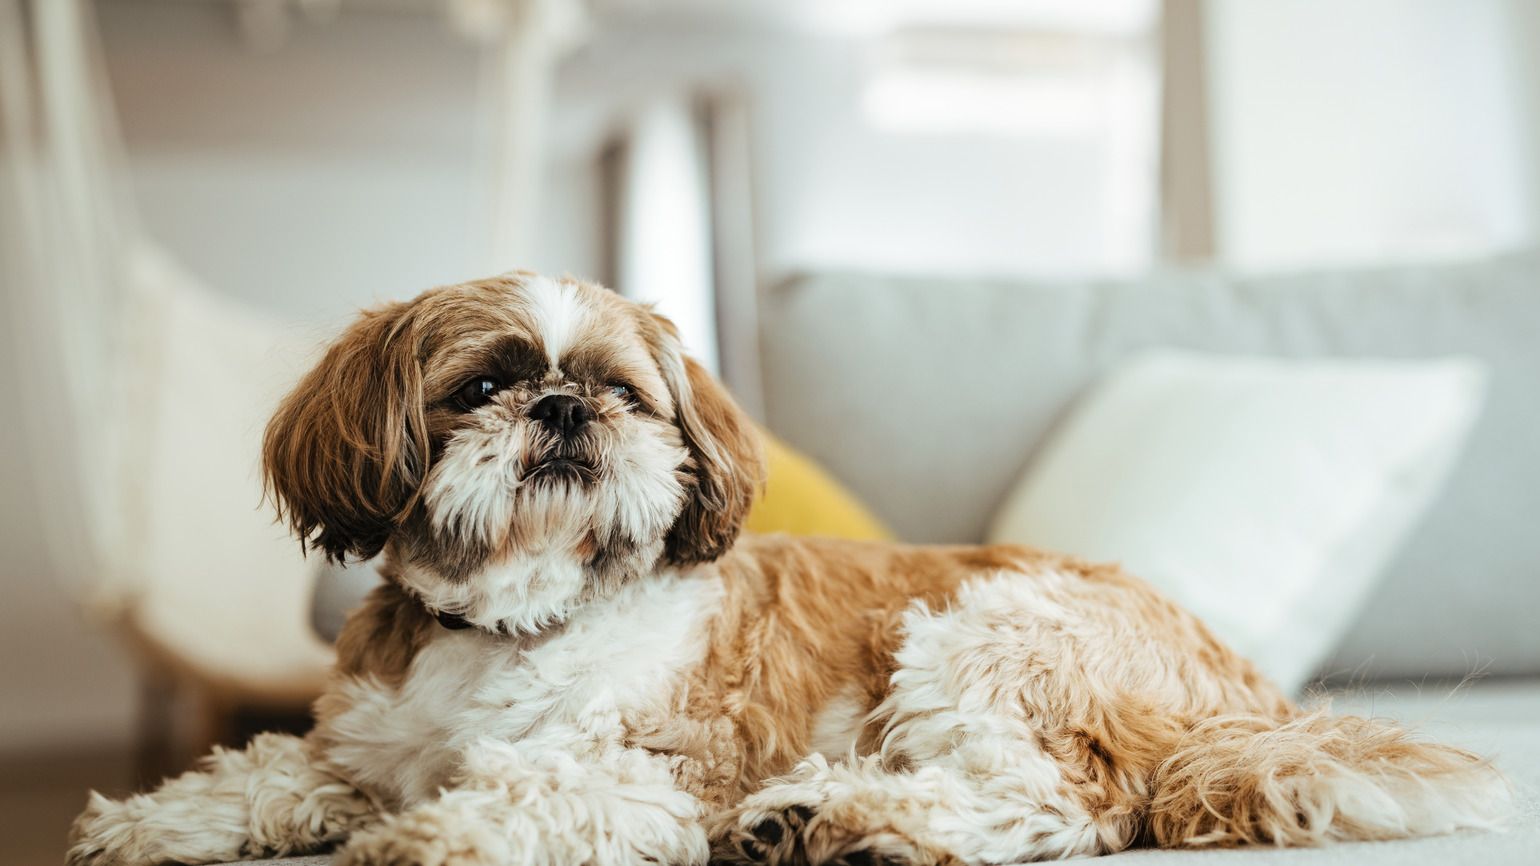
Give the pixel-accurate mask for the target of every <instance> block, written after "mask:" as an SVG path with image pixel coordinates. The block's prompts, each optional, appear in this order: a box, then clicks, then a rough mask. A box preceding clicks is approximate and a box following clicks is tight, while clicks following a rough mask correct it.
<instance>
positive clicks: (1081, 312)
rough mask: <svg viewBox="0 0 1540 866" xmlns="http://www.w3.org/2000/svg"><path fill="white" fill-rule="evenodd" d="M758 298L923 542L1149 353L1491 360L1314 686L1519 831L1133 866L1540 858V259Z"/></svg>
mask: <svg viewBox="0 0 1540 866" xmlns="http://www.w3.org/2000/svg"><path fill="white" fill-rule="evenodd" d="M757 308H758V318H759V332H760V335H761V338H760V345H759V347H758V367H759V369H760V370H761V371H762V378H763V381H762V383H761V384H762V392H763V395H764V406H763V411H764V421H765V422H766V424H767V426H768V427H769V429H771V430H772V431H774V432H775V433H776V434H777V435H779V436H780V437H782V438H783V439H784V440H786V441H787V442H789V443H790V444H791V445H793V446H795V447H797V448H798V449H800V450H801V451H803V452H804V453H806V454H808V455H810V456H811V457H813V458H814V459H816V460H817V461H818V462H819V463H821V464H822V465H823V466H824V467H825V468H827V469H828V470H829V471H830V472H831V473H832V474H833V475H834V476H836V477H837V478H838V479H840V480H841V481H842V482H843V483H844V484H845V485H847V486H848V487H849V488H850V489H851V490H852V491H853V492H854V493H855V494H856V496H857V497H859V498H860V499H861V500H862V501H864V502H865V503H866V504H867V505H869V506H870V508H871V509H872V510H873V511H875V512H876V514H877V515H878V516H879V517H881V518H882V519H883V520H884V521H886V522H887V523H888V525H889V526H891V527H892V528H893V529H894V530H895V532H896V533H897V534H898V535H899V536H900V537H902V538H904V539H906V540H910V541H919V542H977V541H981V540H982V539H983V538H984V537H985V533H986V528H987V527H988V525H989V523H990V519H991V516H992V515H993V514H994V513H995V511H996V509H997V508H998V507H999V505H1000V503H1001V501H1002V499H1003V498H1004V497H1005V496H1006V494H1007V492H1008V491H1009V490H1010V488H1011V486H1012V485H1013V484H1014V483H1015V481H1016V479H1017V477H1018V476H1019V475H1020V473H1021V471H1022V468H1023V467H1024V466H1025V465H1026V464H1027V463H1028V462H1029V461H1030V460H1031V458H1032V457H1033V455H1034V451H1035V449H1036V448H1037V447H1038V446H1039V444H1040V443H1041V442H1042V441H1043V440H1044V437H1045V436H1046V435H1047V434H1048V433H1049V432H1050V431H1051V430H1053V429H1054V427H1055V424H1056V423H1058V422H1059V421H1060V420H1062V418H1063V417H1064V415H1065V413H1066V412H1067V411H1068V410H1069V409H1071V408H1072V407H1073V405H1074V403H1075V400H1076V399H1077V396H1078V395H1080V394H1082V393H1084V392H1085V390H1086V388H1087V386H1088V385H1090V384H1091V383H1093V382H1095V381H1096V380H1097V379H1098V377H1099V376H1101V375H1103V374H1105V373H1107V372H1108V371H1109V370H1111V369H1113V368H1114V367H1115V366H1116V365H1117V364H1118V363H1120V362H1121V361H1123V360H1125V359H1127V358H1130V357H1132V356H1134V355H1136V354H1138V353H1140V352H1141V351H1143V350H1146V349H1153V348H1159V347H1174V348H1182V349H1189V350H1197V351H1203V352H1212V353H1223V354H1253V355H1255V354H1260V355H1268V356H1276V357H1287V358H1321V357H1334V358H1335V357H1340V358H1417V357H1432V356H1448V355H1466V356H1473V357H1476V358H1479V359H1481V360H1482V361H1483V362H1484V363H1485V364H1486V366H1487V368H1488V370H1489V373H1490V379H1489V387H1488V394H1487V402H1486V406H1485V409H1484V411H1483V414H1482V416H1481V418H1480V420H1479V421H1478V423H1477V425H1476V427H1475V428H1474V430H1473V431H1472V433H1471V435H1470V438H1469V440H1468V444H1467V447H1466V449H1465V453H1464V456H1463V457H1462V459H1461V460H1460V461H1459V463H1458V465H1457V466H1456V468H1455V469H1454V471H1453V473H1452V476H1451V477H1450V479H1449V481H1448V483H1447V486H1446V488H1445V490H1444V492H1443V494H1442V495H1441V496H1440V497H1439V499H1438V500H1437V502H1436V503H1435V504H1434V505H1433V507H1432V508H1431V510H1430V511H1429V512H1428V513H1427V515H1426V516H1425V518H1424V519H1423V520H1422V522H1421V523H1420V524H1419V525H1418V526H1417V528H1416V529H1415V531H1414V532H1413V533H1412V537H1411V539H1410V541H1409V542H1408V543H1407V544H1406V545H1405V546H1404V549H1402V550H1401V551H1400V552H1399V554H1398V555H1397V556H1396V557H1395V559H1394V560H1393V562H1392V564H1391V565H1390V567H1389V568H1387V569H1386V571H1385V573H1384V574H1383V577H1382V579H1381V581H1380V583H1379V585H1378V588H1377V590H1376V591H1375V592H1374V593H1373V594H1372V597H1371V599H1370V601H1369V603H1368V604H1367V605H1365V606H1364V608H1363V611H1362V613H1361V615H1360V616H1359V618H1358V620H1357V622H1356V624H1355V625H1354V626H1353V628H1352V629H1351V630H1350V633H1349V634H1348V636H1347V637H1346V639H1345V640H1344V641H1343V642H1342V644H1341V645H1340V646H1339V647H1338V648H1337V650H1336V652H1335V653H1334V655H1333V657H1332V658H1331V660H1330V661H1329V663H1328V664H1327V665H1325V666H1324V667H1323V668H1322V670H1321V672H1320V673H1321V675H1322V681H1321V683H1320V685H1318V686H1317V687H1316V688H1317V690H1319V691H1329V692H1334V693H1335V694H1336V698H1335V704H1334V706H1335V708H1336V709H1338V710H1340V711H1344V712H1355V713H1360V714H1363V713H1370V714H1375V715H1381V716H1386V717H1390V718H1396V719H1400V720H1403V721H1405V722H1407V723H1409V724H1412V725H1415V726H1417V727H1419V728H1420V729H1422V730H1425V731H1426V732H1427V733H1428V734H1429V735H1431V736H1436V737H1439V738H1441V739H1445V740H1448V741H1450V742H1454V743H1458V744H1461V745H1465V746H1467V747H1469V748H1472V749H1476V750H1480V751H1482V752H1484V753H1489V754H1492V755H1493V756H1494V757H1495V760H1496V762H1497V764H1498V766H1499V767H1501V768H1502V769H1503V770H1504V771H1505V772H1506V773H1507V774H1508V776H1509V778H1510V779H1511V780H1512V782H1513V784H1514V786H1515V788H1516V789H1517V792H1518V801H1519V804H1520V811H1519V814H1518V815H1517V816H1516V818H1515V820H1514V823H1513V826H1512V828H1511V829H1510V830H1509V831H1507V832H1504V833H1486V834H1463V835H1457V836H1450V837H1441V838H1431V839H1421V840H1408V841H1401V842H1388V843H1364V844H1354V845H1346V846H1338V847H1335V848H1326V849H1313V850H1288V851H1283V850H1277V849H1242V850H1228V851H1144V850H1136V851H1130V852H1125V853H1123V854H1119V855H1116V856H1115V857H1113V858H1112V860H1137V861H1138V862H1147V863H1152V864H1153V863H1163V862H1182V863H1189V862H1190V863H1200V862H1212V863H1215V864H1219V863H1234V864H1241V863H1271V862H1289V863H1298V864H1307V863H1355V864H1374V863H1387V864H1388V863H1396V864H1407V863H1445V862H1471V863H1487V864H1503V863H1535V862H1540V800H1537V793H1540V628H1537V627H1536V626H1535V620H1536V617H1537V614H1540V251H1534V250H1524V251H1517V252H1513V253H1509V254H1505V255H1500V256H1495V257H1491V258H1485V259H1481V260H1471V261H1444V262H1432V263H1420V264H1408V265H1400V266H1394V267H1382V268H1374V269H1356V270H1338V271H1330V272H1325V271H1323V272H1318V273H1299V274H1290V275H1270V276H1239V275H1232V274H1226V273H1223V272H1218V271H1189V272H1167V273H1161V274H1156V275H1153V276H1151V277H1148V278H1143V279H1127V280H1099V281H1084V282H1075V281H1061V282H1028V281H1010V280H971V279H952V278H948V279H923V278H917V277H912V276H905V277H886V276H880V275H870V274H837V273H816V274H807V275H802V276H798V277H795V278H793V279H790V280H787V281H785V282H783V283H781V284H780V285H778V286H775V287H773V288H771V289H769V290H767V291H766V292H765V293H764V294H763V296H762V297H760V298H759V299H758V303H757ZM340 603H341V602H333V604H340ZM1472 674H1477V675H1479V676H1477V677H1471V675H1472ZM284 862H288V863H294V864H301V863H324V862H326V857H324V856H322V857H317V858H299V859H294V860H291V861H284Z"/></svg>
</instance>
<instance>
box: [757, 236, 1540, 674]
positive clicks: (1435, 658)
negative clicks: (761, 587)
mask: <svg viewBox="0 0 1540 866" xmlns="http://www.w3.org/2000/svg"><path fill="white" fill-rule="evenodd" d="M761 323H762V329H763V335H762V342H763V367H764V375H765V399H766V410H767V416H768V417H767V420H768V422H769V425H770V427H771V428H772V429H773V430H775V431H776V432H777V433H779V434H780V435H781V436H783V437H785V438H786V439H787V440H788V441H790V442H791V443H792V444H794V445H796V446H798V447H799V448H802V449H804V450H805V451H807V452H808V453H809V454H811V455H812V456H813V457H815V458H817V459H818V460H820V461H821V462H823V463H824V464H825V465H826V466H827V467H829V468H830V469H831V470H832V471H833V472H834V473H835V474H836V475H838V476H839V477H840V478H841V479H842V480H844V481H845V482H846V483H848V484H849V485H850V487H851V488H852V489H853V490H854V491H855V492H856V493H857V494H858V495H860V496H861V497H862V498H863V499H864V500H865V501H866V502H867V503H868V504H869V505H870V506H871V507H872V508H873V509H874V510H875V511H876V512H877V513H878V514H880V515H881V516H882V517H883V518H884V519H886V520H887V521H888V522H889V523H890V524H891V525H892V526H893V527H894V528H895V530H897V531H898V532H899V533H900V534H901V535H902V536H904V537H905V538H907V539H910V540H913V541H955V542H971V541H977V540H979V539H980V538H982V537H983V534H984V530H985V527H986V525H987V523H988V521H989V518H990V516H991V515H992V514H993V513H994V511H995V509H996V507H997V506H998V505H999V503H1000V500H1001V498H1002V497H1003V496H1004V494H1005V493H1006V491H1007V490H1008V489H1009V488H1010V486H1011V485H1012V484H1013V483H1014V482H1015V481H1016V479H1017V477H1018V476H1019V475H1020V473H1021V470H1022V467H1023V466H1024V465H1025V464H1026V462H1027V461H1028V459H1030V457H1031V456H1032V453H1033V451H1034V450H1035V448H1036V447H1037V445H1038V443H1039V442H1040V441H1041V440H1042V438H1043V434H1044V432H1045V431H1047V430H1048V429H1049V427H1050V426H1051V425H1052V424H1053V423H1054V422H1055V421H1056V420H1057V419H1058V418H1060V417H1061V416H1062V415H1063V413H1064V411H1065V409H1066V407H1067V406H1068V405H1069V404H1070V402H1071V401H1072V400H1074V399H1075V397H1076V396H1077V395H1078V394H1079V393H1080V392H1081V390H1082V389H1083V388H1084V387H1085V386H1086V384H1087V383H1089V382H1090V381H1092V380H1093V379H1094V378H1095V377H1097V376H1098V375H1100V374H1102V373H1104V372H1105V371H1107V370H1108V369H1109V368H1111V367H1112V366H1113V365H1115V364H1117V363H1118V362H1119V361H1121V360H1123V359H1124V358H1127V357H1128V356H1130V355H1131V354H1133V353H1136V352H1138V351H1141V350H1144V349H1148V348H1153V347H1157V346H1176V347H1181V348H1188V349H1194V350H1200V351H1211V352H1233V353H1256V354H1267V355H1275V356H1282V357H1320V356H1333V357H1379V358H1397V357H1426V356H1432V355H1447V354H1469V355H1474V356H1477V357H1479V358H1482V359H1484V360H1485V361H1486V362H1487V363H1488V364H1489V365H1490V368H1491V372H1492V379H1491V391H1490V394H1489V400H1488V405H1487V408H1486V411H1485V413H1484V415H1483V418H1482V420H1481V421H1480V422H1479V424H1478V425H1477V428H1476V430H1475V431H1474V433H1473V434H1472V437H1471V441H1470V445H1469V448H1468V452H1467V454H1466V455H1465V458H1464V459H1463V460H1462V463H1461V465H1460V466H1459V467H1457V469H1456V470H1455V473H1454V476H1453V478H1452V479H1451V482H1450V484H1449V487H1448V489H1447V491H1446V494H1445V496H1444V497H1443V498H1442V499H1441V500H1440V501H1439V502H1438V503H1437V504H1436V505H1435V506H1434V508H1433V510H1432V512H1431V513H1430V514H1429V516H1428V517H1427V519H1426V520H1425V521H1424V522H1423V524H1422V525H1421V527H1420V528H1419V529H1418V530H1417V531H1416V532H1415V537H1414V538H1413V540H1412V541H1411V542H1410V543H1409V544H1408V545H1407V547H1406V548H1405V549H1404V550H1403V551H1402V553H1401V555H1400V556H1399V557H1398V558H1397V560H1396V561H1395V562H1394V564H1393V565H1392V566H1391V568H1390V569H1389V571H1388V573H1387V577H1386V579H1385V580H1384V582H1383V584H1382V585H1381V587H1380V588H1379V590H1378V591H1377V593H1376V594H1375V595H1374V597H1373V599H1372V600H1371V602H1370V604H1369V605H1368V607H1367V608H1366V612H1365V614H1364V615H1363V617H1362V618H1361V620H1360V621H1359V622H1358V623H1357V625H1356V627H1355V628H1354V631H1353V634H1352V635H1351V637H1350V638H1349V639H1348V640H1347V641H1346V643H1345V644H1344V645H1343V646H1342V647H1341V648H1340V649H1339V651H1338V653H1337V654H1336V657H1335V658H1334V659H1333V661H1332V663H1331V665H1330V666H1329V667H1328V672H1332V671H1336V672H1341V671H1350V672H1353V673H1355V674H1358V675H1365V676H1375V675H1379V676H1386V675H1400V674H1406V675H1421V674H1425V673H1430V672H1431V673H1441V674H1452V675H1460V674H1464V673H1467V672H1469V671H1470V670H1471V669H1473V668H1475V667H1477V666H1479V665H1482V664H1488V663H1489V665H1490V667H1489V669H1490V670H1491V671H1494V672H1540V629H1536V628H1534V627H1533V619H1534V613H1535V611H1537V610H1540V444H1537V443H1540V254H1537V253H1534V252H1526V253H1519V254H1513V255H1508V256H1503V257H1499V258H1495V259H1491V260H1483V261H1478V262H1464V263H1445V264H1438V265H1428V266H1419V267H1401V268H1386V269H1377V270H1364V271H1353V272H1340V273H1318V274H1299V275H1290V276H1278V277H1266V278H1231V277H1227V276H1225V275H1223V274H1218V273H1172V274H1165V275H1160V276H1156V277H1152V278H1150V279H1147V280H1139V281H1123V282H1119V281H1103V282H1089V283H1032V282H989V281H970V280H939V279H938V280H926V279H915V278H882V277H874V276H853V275H815V276H809V277H804V278H799V279H795V280H792V281H790V282H788V283H786V284H785V285H783V286H781V287H779V288H777V289H775V290H773V291H771V292H770V293H769V295H768V296H767V297H766V298H765V299H764V302H763V304H762V311H761ZM1180 494H1181V492H1180V491H1172V495H1173V496H1179V495H1180ZM1237 507H1244V504H1243V503H1238V504H1237ZM1238 577H1242V576H1238Z"/></svg>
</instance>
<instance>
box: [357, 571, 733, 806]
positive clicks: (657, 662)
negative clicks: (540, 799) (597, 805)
mask: <svg viewBox="0 0 1540 866" xmlns="http://www.w3.org/2000/svg"><path fill="white" fill-rule="evenodd" d="M721 595H722V592H721V584H720V582H719V581H718V580H716V579H715V578H704V577H688V576H677V575H669V576H657V577H652V578H648V579H644V580H641V581H638V582H636V583H635V584H633V585H631V586H628V587H626V588H625V589H623V590H622V591H621V592H620V593H619V594H617V595H616V596H615V597H613V598H611V599H609V600H607V601H605V602H602V603H599V604H595V605H593V606H592V607H590V608H587V609H585V610H584V611H583V612H582V614H581V615H580V616H579V617H576V618H574V619H573V620H571V621H570V622H568V623H567V624H565V625H564V626H563V627H562V629H561V630H560V631H559V632H557V633H555V634H552V635H549V636H544V637H542V638H539V639H537V640H534V641H529V642H523V643H521V642H518V641H515V640H511V639H505V638H499V637H494V636H491V635H487V634H486V633H484V632H481V631H478V630H474V629H470V630H463V631H445V630H439V631H438V632H437V633H435V634H434V636H433V638H432V640H431V641H430V642H429V643H428V644H427V645H426V646H425V647H423V649H422V650H421V651H420V652H419V653H418V654H417V656H416V658H414V659H413V661H412V663H411V666H410V667H409V668H408V670H407V672H406V675H405V677H404V678H403V679H402V681H401V683H400V684H399V686H396V687H390V686H387V685H384V684H382V683H380V682H379V681H377V680H375V679H373V678H368V677H362V678H357V679H353V680H351V681H348V682H345V683H343V684H342V685H341V690H342V692H343V697H344V699H345V701H346V703H347V708H346V709H344V710H343V711H342V712H340V713H338V714H337V715H336V716H335V717H333V718H332V719H331V720H330V721H329V724H328V725H327V728H328V731H327V734H328V736H327V741H328V743H329V746H328V749H327V757H328V759H329V760H330V761H331V762H332V763H333V764H335V765H336V766H337V767H338V768H339V769H340V770H342V771H343V772H344V773H345V775H347V776H348V777H349V778H351V779H353V780H354V781H356V782H357V783H358V784H360V785H362V786H364V787H366V788H368V789H369V790H370V791H371V793H373V794H374V795H375V796H377V797H379V798H381V799H382V800H384V801H387V802H389V803H392V804H394V805H396V806H398V807H399V806H407V805H411V804H413V803H416V802H421V801H423V800H424V799H427V798H429V797H431V796H433V795H434V793H435V792H436V791H437V790H438V789H439V788H440V787H442V786H444V785H446V784H448V783H449V782H450V781H451V780H452V779H453V778H454V777H455V776H457V775H462V774H463V773H465V772H470V773H474V771H475V767H474V766H466V763H467V761H468V760H469V761H472V762H473V761H474V758H469V759H468V758H467V757H466V756H467V754H469V753H470V752H471V750H473V748H474V746H475V745H476V743H478V742H479V741H482V740H484V739H492V740H496V741H500V742H505V743H527V744H530V745H538V747H539V748H541V749H549V750H565V751H570V752H572V753H574V754H576V755H579V756H581V755H582V754H583V753H584V752H587V751H592V750H596V749H601V748H603V747H605V746H607V745H613V744H614V743H615V742H617V741H618V740H619V739H620V737H621V736H622V735H623V733H624V731H625V729H626V723H627V720H628V719H629V718H631V717H633V716H637V715H655V714H657V713H658V712H660V711H663V710H664V708H665V705H666V704H667V703H668V702H669V701H670V699H671V697H672V696H673V695H674V694H675V691H676V689H677V688H678V687H679V686H680V684H681V683H682V682H683V680H684V678H685V677H686V676H687V675H688V674H689V672H690V671H691V670H692V669H693V668H695V667H696V666H698V665H699V663H700V662H701V660H702V658H703V656H704V654H705V647H706V640H707V631H708V625H709V622H710V619H711V618H712V617H713V616H714V615H715V614H716V612H717V610H718V609H719V607H720V601H721Z"/></svg>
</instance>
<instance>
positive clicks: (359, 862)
mask: <svg viewBox="0 0 1540 866" xmlns="http://www.w3.org/2000/svg"><path fill="white" fill-rule="evenodd" d="M509 843H510V840H508V839H506V838H504V837H503V836H502V834H500V833H497V832H494V831H493V829H492V828H491V827H489V826H488V824H487V822H485V821H478V820H475V816H474V815H469V814H464V813H462V812H461V810H457V809H453V808H449V807H446V806H444V805H441V804H430V805H427V806H419V807H418V808H416V809H412V810H411V811H408V812H405V813H402V814H400V815H396V816H393V817H390V818H387V819H385V820H384V821H383V822H381V823H380V824H379V825H377V826H375V827H374V828H372V829H369V830H365V831H363V832H361V833H355V834H354V835H353V837H352V838H351V839H349V840H348V843H347V845H346V846H345V847H344V848H343V849H342V850H341V851H340V852H338V854H337V859H336V862H335V863H334V864H333V866H505V864H509V863H514V862H517V859H516V858H515V857H514V852H513V851H512V850H511V849H510V845H509Z"/></svg>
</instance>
